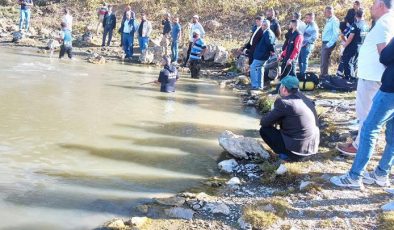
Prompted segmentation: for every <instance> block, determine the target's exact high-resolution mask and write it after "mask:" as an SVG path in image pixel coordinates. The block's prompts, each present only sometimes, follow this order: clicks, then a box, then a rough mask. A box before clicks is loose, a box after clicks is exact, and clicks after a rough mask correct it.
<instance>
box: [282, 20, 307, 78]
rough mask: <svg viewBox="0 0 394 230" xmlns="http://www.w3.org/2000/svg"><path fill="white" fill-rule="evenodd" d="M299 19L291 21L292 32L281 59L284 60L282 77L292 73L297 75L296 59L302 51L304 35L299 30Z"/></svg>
mask: <svg viewBox="0 0 394 230" xmlns="http://www.w3.org/2000/svg"><path fill="white" fill-rule="evenodd" d="M297 28H298V21H297V20H294V19H293V20H291V22H290V31H291V32H290V34H289V38H288V40H287V43H286V44H285V48H284V50H283V51H282V53H281V55H280V57H279V61H282V66H281V69H282V74H281V76H280V79H283V78H284V77H286V76H288V75H291V76H296V60H297V57H298V54H299V53H300V50H301V46H302V41H303V37H302V35H301V33H300V32H299V31H298V29H297Z"/></svg>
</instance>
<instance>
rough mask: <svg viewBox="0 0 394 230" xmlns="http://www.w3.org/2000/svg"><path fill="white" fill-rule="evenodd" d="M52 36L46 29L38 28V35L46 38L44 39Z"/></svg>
mask: <svg viewBox="0 0 394 230" xmlns="http://www.w3.org/2000/svg"><path fill="white" fill-rule="evenodd" d="M50 34H51V31H50V30H48V29H46V28H44V27H40V28H38V35H41V36H44V37H48V36H49V35H50Z"/></svg>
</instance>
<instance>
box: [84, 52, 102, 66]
mask: <svg viewBox="0 0 394 230" xmlns="http://www.w3.org/2000/svg"><path fill="white" fill-rule="evenodd" d="M88 62H89V63H92V64H105V58H104V57H103V56H101V55H99V54H98V53H93V54H92V55H90V57H89V58H88Z"/></svg>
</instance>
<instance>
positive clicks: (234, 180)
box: [226, 177, 241, 185]
mask: <svg viewBox="0 0 394 230" xmlns="http://www.w3.org/2000/svg"><path fill="white" fill-rule="evenodd" d="M226 184H228V185H240V184H241V180H240V179H239V178H238V177H233V178H231V179H230V180H229V181H227V182H226Z"/></svg>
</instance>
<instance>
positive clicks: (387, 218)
mask: <svg viewBox="0 0 394 230" xmlns="http://www.w3.org/2000/svg"><path fill="white" fill-rule="evenodd" d="M379 229H381V230H393V229H394V211H393V212H384V213H382V214H381V215H380V223H379Z"/></svg>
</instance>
